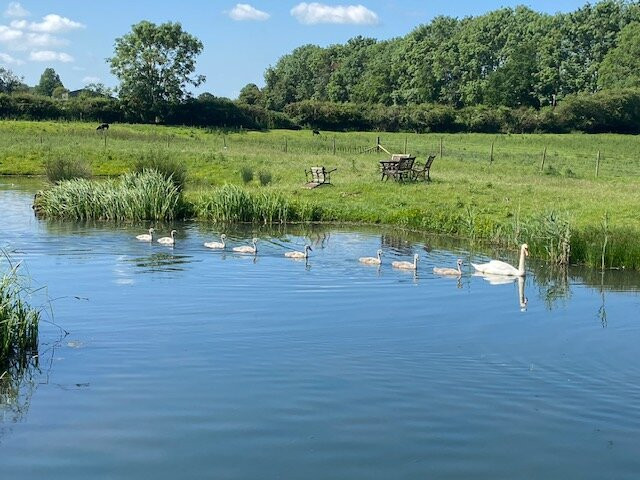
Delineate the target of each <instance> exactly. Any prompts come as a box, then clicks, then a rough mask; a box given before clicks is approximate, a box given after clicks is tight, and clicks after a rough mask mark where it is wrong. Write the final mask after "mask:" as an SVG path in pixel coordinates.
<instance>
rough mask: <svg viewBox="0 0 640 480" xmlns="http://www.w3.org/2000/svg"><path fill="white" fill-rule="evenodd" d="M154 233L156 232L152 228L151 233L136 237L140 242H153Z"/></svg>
mask: <svg viewBox="0 0 640 480" xmlns="http://www.w3.org/2000/svg"><path fill="white" fill-rule="evenodd" d="M153 232H155V230H154V229H153V228H150V229H149V233H143V234H142V235H136V240H140V241H141V242H153Z"/></svg>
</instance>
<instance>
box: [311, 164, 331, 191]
mask: <svg viewBox="0 0 640 480" xmlns="http://www.w3.org/2000/svg"><path fill="white" fill-rule="evenodd" d="M336 170H337V168H334V169H332V170H327V169H326V168H325V167H311V168H310V169H309V170H305V171H304V174H305V176H306V177H307V184H306V185H305V187H307V188H309V189H311V188H316V187H319V186H320V185H331V173H332V172H335V171H336Z"/></svg>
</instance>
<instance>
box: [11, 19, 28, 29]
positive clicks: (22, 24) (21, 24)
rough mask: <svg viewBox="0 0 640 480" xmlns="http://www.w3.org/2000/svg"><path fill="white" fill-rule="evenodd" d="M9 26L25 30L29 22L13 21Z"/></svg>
mask: <svg viewBox="0 0 640 480" xmlns="http://www.w3.org/2000/svg"><path fill="white" fill-rule="evenodd" d="M9 25H11V28H17V29H19V30H23V29H25V28H27V25H29V22H27V21H26V20H11V23H10V24H9Z"/></svg>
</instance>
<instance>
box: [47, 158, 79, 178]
mask: <svg viewBox="0 0 640 480" xmlns="http://www.w3.org/2000/svg"><path fill="white" fill-rule="evenodd" d="M44 170H45V172H46V174H47V178H48V179H49V181H50V182H51V183H58V182H62V181H65V180H72V179H74V178H87V179H88V178H91V168H90V167H89V165H88V164H87V163H86V162H85V161H84V160H81V159H79V158H75V159H71V158H66V157H60V158H50V159H48V160H46V161H45V162H44Z"/></svg>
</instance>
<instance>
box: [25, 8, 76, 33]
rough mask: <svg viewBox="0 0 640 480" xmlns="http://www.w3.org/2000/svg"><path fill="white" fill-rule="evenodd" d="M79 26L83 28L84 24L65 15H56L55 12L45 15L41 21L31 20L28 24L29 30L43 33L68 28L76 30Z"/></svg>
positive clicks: (61, 30) (64, 30) (67, 29)
mask: <svg viewBox="0 0 640 480" xmlns="http://www.w3.org/2000/svg"><path fill="white" fill-rule="evenodd" d="M79 28H84V25H83V24H81V23H80V22H74V21H73V20H70V19H68V18H67V17H61V16H60V15H56V14H55V13H50V14H49V15H45V16H44V17H43V18H42V22H39V23H38V22H31V23H30V24H29V30H31V31H33V32H43V33H59V32H68V31H69V30H77V29H79Z"/></svg>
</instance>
